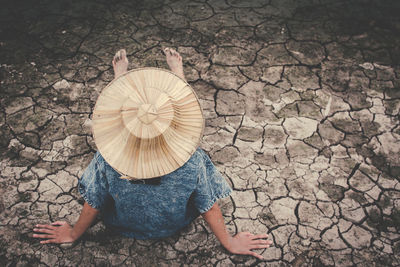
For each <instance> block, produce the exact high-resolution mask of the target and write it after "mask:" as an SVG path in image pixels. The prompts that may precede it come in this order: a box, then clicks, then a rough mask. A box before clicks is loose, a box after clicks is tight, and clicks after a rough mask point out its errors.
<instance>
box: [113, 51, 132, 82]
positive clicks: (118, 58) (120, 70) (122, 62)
mask: <svg viewBox="0 0 400 267" xmlns="http://www.w3.org/2000/svg"><path fill="white" fill-rule="evenodd" d="M112 64H113V68H114V76H115V78H118V77H119V76H120V75H122V74H124V73H125V72H127V71H128V64H129V61H128V58H127V57H126V51H125V49H121V50H118V52H117V53H115V56H114V59H113V61H112Z"/></svg>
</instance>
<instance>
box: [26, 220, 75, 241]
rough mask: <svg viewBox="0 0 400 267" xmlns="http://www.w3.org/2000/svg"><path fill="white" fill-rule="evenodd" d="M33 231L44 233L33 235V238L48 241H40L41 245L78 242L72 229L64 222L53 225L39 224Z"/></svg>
mask: <svg viewBox="0 0 400 267" xmlns="http://www.w3.org/2000/svg"><path fill="white" fill-rule="evenodd" d="M33 231H34V232H37V233H42V234H33V237H35V238H42V239H47V240H42V241H40V243H41V244H49V243H57V244H60V243H72V242H74V241H75V240H76V238H75V237H74V234H73V231H72V227H71V226H70V225H69V224H68V223H67V222H63V221H57V222H53V223H52V224H37V225H36V228H34V229H33Z"/></svg>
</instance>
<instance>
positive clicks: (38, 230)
mask: <svg viewBox="0 0 400 267" xmlns="http://www.w3.org/2000/svg"><path fill="white" fill-rule="evenodd" d="M33 231H34V232H38V233H45V234H54V230H50V229H46V228H35V229H33Z"/></svg>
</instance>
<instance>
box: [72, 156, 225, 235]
mask: <svg viewBox="0 0 400 267" xmlns="http://www.w3.org/2000/svg"><path fill="white" fill-rule="evenodd" d="M157 179H158V183H157ZM150 180H153V181H155V183H152V181H150ZM150 180H148V181H147V180H146V181H145V182H146V183H145V184H144V183H140V181H139V182H137V181H136V182H132V181H129V180H126V179H121V178H120V174H119V173H118V172H116V171H115V170H114V169H113V168H112V167H111V166H110V165H109V164H108V163H107V162H106V161H105V160H104V158H103V157H102V156H101V154H100V153H99V152H97V153H96V154H95V156H94V158H93V160H92V162H91V163H90V164H89V166H88V167H87V169H86V170H85V172H84V174H83V175H82V177H81V179H80V180H79V184H78V189H79V192H80V193H81V195H82V197H83V198H84V199H85V201H86V202H87V203H88V204H89V205H90V206H91V207H93V208H95V209H98V210H100V211H101V213H102V218H103V220H104V223H105V225H107V226H109V227H111V228H112V229H113V230H115V231H117V232H118V233H120V234H122V235H124V236H128V237H134V238H137V239H152V238H161V237H166V236H170V235H173V234H174V233H176V232H177V231H179V230H180V229H182V228H183V227H185V226H186V225H188V224H189V223H190V222H192V221H193V220H194V219H195V218H196V217H198V216H199V215H200V214H201V213H204V212H206V211H208V210H209V209H210V208H211V207H212V206H213V205H214V203H215V202H216V201H217V199H220V198H224V197H227V196H229V195H230V193H231V192H232V190H231V188H230V187H229V185H228V183H227V182H226V181H225V179H224V178H223V177H222V176H221V174H220V173H219V172H218V170H217V169H216V168H215V166H214V164H213V163H212V162H211V160H210V158H209V157H208V156H207V154H206V153H205V152H204V151H203V150H202V149H200V148H198V149H197V150H196V152H195V153H194V154H193V155H192V156H191V158H190V159H189V160H188V161H187V162H186V163H185V164H184V165H183V166H182V167H180V168H179V169H177V170H175V171H174V172H172V173H170V174H167V175H164V176H162V177H159V178H155V179H150ZM149 182H150V183H149Z"/></svg>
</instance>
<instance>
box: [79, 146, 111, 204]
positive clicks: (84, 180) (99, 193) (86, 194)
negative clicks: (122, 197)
mask: <svg viewBox="0 0 400 267" xmlns="http://www.w3.org/2000/svg"><path fill="white" fill-rule="evenodd" d="M104 170H105V161H104V159H103V157H102V156H101V155H100V153H99V152H97V153H96V154H95V155H94V157H93V160H92V161H91V162H90V164H89V166H88V167H87V168H86V170H85V172H84V173H83V175H82V177H81V179H79V182H78V190H79V193H80V194H81V195H82V197H83V199H84V200H85V201H86V202H87V203H88V204H89V205H90V206H91V207H92V208H94V209H97V210H100V209H102V208H103V207H104V205H105V204H106V201H107V199H108V198H109V193H108V182H107V179H106V177H105V173H104Z"/></svg>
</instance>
